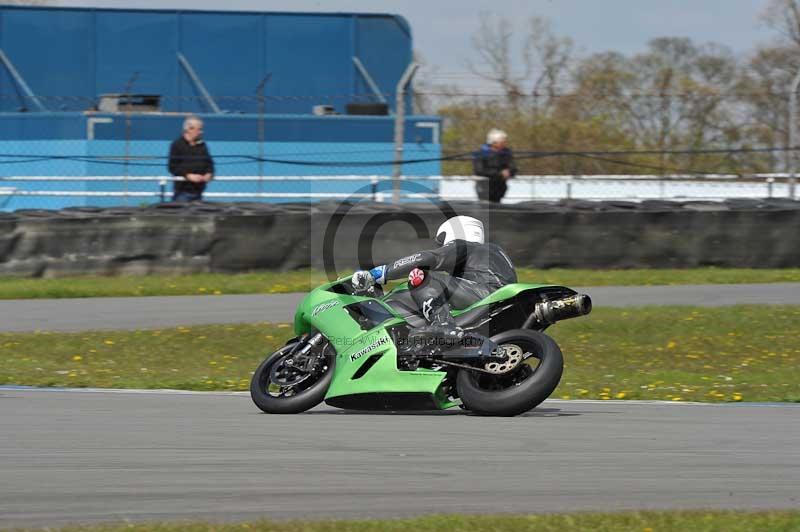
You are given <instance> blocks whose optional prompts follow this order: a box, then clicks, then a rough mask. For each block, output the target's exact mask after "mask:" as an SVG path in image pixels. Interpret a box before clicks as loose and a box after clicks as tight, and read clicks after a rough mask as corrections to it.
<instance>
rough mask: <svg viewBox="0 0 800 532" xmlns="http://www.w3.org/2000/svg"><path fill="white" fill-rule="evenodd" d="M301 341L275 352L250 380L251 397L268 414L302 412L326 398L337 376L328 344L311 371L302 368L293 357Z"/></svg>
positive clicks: (333, 358)
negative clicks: (335, 375) (301, 369)
mask: <svg viewBox="0 0 800 532" xmlns="http://www.w3.org/2000/svg"><path fill="white" fill-rule="evenodd" d="M297 347H298V345H297V342H294V343H290V344H288V345H286V346H284V347H283V348H281V349H279V350H278V351H276V352H274V353H273V354H271V355H270V356H268V357H267V358H266V360H264V362H262V363H261V365H259V366H258V368H257V369H256V371H255V373H253V378H252V379H251V380H250V397H251V398H252V399H253V402H254V403H255V404H256V406H257V407H258V408H260V409H261V410H263V411H264V412H266V413H267V414H299V413H300V412H305V411H306V410H309V409H311V408H314V407H315V406H317V405H318V404H320V403H321V402H322V400H323V399H324V398H325V393H326V392H327V391H328V387H329V386H330V384H331V379H332V378H333V365H334V360H335V357H334V356H333V355H332V353H331V351H332V348H331V347H330V346H329V345H326V346H325V347H324V348H323V350H322V354H321V355H320V356H319V362H318V363H317V364H316V365H315V367H314V368H313V369H312V370H310V371H300V369H299V368H298V367H297V365H296V364H295V361H294V359H293V356H294V355H293V353H294V352H295V351H296V350H297Z"/></svg>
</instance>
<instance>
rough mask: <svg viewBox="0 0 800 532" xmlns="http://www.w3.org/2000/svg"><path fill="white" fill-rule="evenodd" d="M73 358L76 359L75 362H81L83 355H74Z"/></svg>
mask: <svg viewBox="0 0 800 532" xmlns="http://www.w3.org/2000/svg"><path fill="white" fill-rule="evenodd" d="M72 360H74V361H75V362H80V361H81V360H83V357H82V356H80V355H75V356H74V357H72Z"/></svg>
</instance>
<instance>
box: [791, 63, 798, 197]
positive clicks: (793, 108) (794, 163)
mask: <svg viewBox="0 0 800 532" xmlns="http://www.w3.org/2000/svg"><path fill="white" fill-rule="evenodd" d="M798 87H800V71H798V72H797V74H796V75H795V76H794V79H793V80H792V89H791V92H790V93H789V197H790V198H791V199H794V197H795V194H794V189H795V183H796V182H797V170H796V166H797V153H796V149H797V89H798Z"/></svg>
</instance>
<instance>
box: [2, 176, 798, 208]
mask: <svg viewBox="0 0 800 532" xmlns="http://www.w3.org/2000/svg"><path fill="white" fill-rule="evenodd" d="M482 179H484V178H480V177H475V176H402V177H401V178H400V180H401V182H402V181H413V182H417V183H425V182H428V183H430V184H429V185H428V187H427V188H429V189H430V190H431V191H430V192H424V191H422V192H420V191H414V192H410V191H408V190H402V187H401V195H402V197H403V198H406V199H443V200H474V199H477V195H476V193H475V182H476V181H480V180H482ZM177 180H178V179H176V178H174V177H172V176H169V177H167V176H157V175H156V176H128V177H125V176H13V177H12V176H6V177H0V196H6V197H9V196H12V197H13V196H19V197H25V196H41V197H45V196H49V197H59V196H61V197H87V198H97V197H108V198H128V197H130V198H149V199H155V200H156V201H168V200H169V199H170V196H171V190H168V185H169V184H170V183H171V182H173V181H177ZM787 180H788V174H758V175H752V176H747V177H746V178H743V177H741V176H734V175H722V174H720V175H705V176H702V177H699V178H698V177H695V176H689V175H673V176H641V175H597V176H559V175H544V176H518V177H516V178H514V179H512V180H509V181H508V183H509V191H508V193H507V194H506V196H505V198H504V201H506V202H510V203H511V202H519V201H529V200H543V201H557V200H561V199H587V200H597V199H618V200H634V201H636V200H646V199H665V200H685V199H703V200H722V199H728V198H748V197H757V198H778V197H788V191H789V187H788V183H787ZM81 182H83V183H97V182H104V183H116V184H119V185H120V186H121V187H122V186H124V187H126V188H127V186H128V185H132V184H135V183H154V184H155V188H154V190H152V191H148V190H58V189H47V190H44V189H35V188H31V187H30V186H26V187H25V188H21V187H19V186H2V185H4V184H5V183H15V184H22V183H81ZM232 182H236V183H260V184H264V185H266V184H270V183H272V184H278V183H282V184H283V186H284V187H291V186H292V185H291V183H312V184H313V183H315V182H325V183H331V182H333V183H335V182H342V183H347V182H362V183H368V184H369V190H368V191H367V190H366V189H365V188H364V187H359V189H358V191H355V192H337V191H318V190H317V191H315V190H313V186H312V190H302V191H276V190H271V191H264V190H257V191H250V190H244V191H214V184H215V183H232ZM392 182H393V178H392V177H391V176H382V175H371V176H364V175H321V176H263V177H261V176H220V177H216V178H215V179H214V181H212V182H211V184H210V185H209V187H208V188H207V189H206V192H205V193H204V197H205V198H207V199H229V200H244V199H256V200H269V199H298V200H303V199H306V200H316V199H347V198H353V199H372V200H374V201H390V200H391V190H389V188H390V187H389V186H388V185H390V184H391V183H392ZM381 185H383V189H381ZM295 186H296V185H295ZM259 188H261V187H259ZM342 188H344V186H343V187H342ZM351 188H352V186H351Z"/></svg>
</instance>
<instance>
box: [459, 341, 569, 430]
mask: <svg viewBox="0 0 800 532" xmlns="http://www.w3.org/2000/svg"><path fill="white" fill-rule="evenodd" d="M492 340H493V341H494V342H496V343H497V344H498V345H499V350H501V351H502V352H503V353H504V354H505V355H506V361H505V362H500V363H499V362H491V363H489V364H485V365H483V366H481V367H480V368H479V369H482V370H483V371H482V372H476V371H470V370H461V371H459V373H458V376H457V378H456V389H457V391H458V395H459V397H461V401H462V402H463V406H464V408H466V409H467V410H470V411H472V412H474V413H476V414H482V415H488V416H516V415H519V414H522V413H523V412H527V411H528V410H531V409H533V408H535V407H536V406H538V405H539V404H540V403H542V402H543V401H544V400H545V399H547V398H548V397H549V396H550V394H551V393H553V391H554V390H555V389H556V386H558V383H559V381H560V380H561V374H562V373H563V371H564V357H563V355H562V353H561V349H560V348H559V347H558V344H556V342H555V340H553V339H552V338H550V337H549V336H547V335H546V334H544V333H542V332H539V331H531V330H528V329H515V330H511V331H505V332H502V333H500V334H498V335H496V336H493V337H492Z"/></svg>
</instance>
